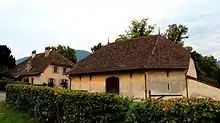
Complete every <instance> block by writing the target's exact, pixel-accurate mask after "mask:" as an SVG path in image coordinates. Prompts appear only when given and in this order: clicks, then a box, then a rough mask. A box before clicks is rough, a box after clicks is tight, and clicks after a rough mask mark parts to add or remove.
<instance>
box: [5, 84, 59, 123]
mask: <svg viewBox="0 0 220 123" xmlns="http://www.w3.org/2000/svg"><path fill="white" fill-rule="evenodd" d="M6 92H7V93H6V102H7V104H8V105H9V106H10V107H12V108H14V109H15V110H17V111H22V112H29V113H30V114H31V115H32V116H34V117H35V119H36V122H40V123H42V122H54V121H55V120H56V109H55V105H54V101H55V90H54V89H53V88H50V87H43V86H32V85H22V84H10V85H7V86H6Z"/></svg>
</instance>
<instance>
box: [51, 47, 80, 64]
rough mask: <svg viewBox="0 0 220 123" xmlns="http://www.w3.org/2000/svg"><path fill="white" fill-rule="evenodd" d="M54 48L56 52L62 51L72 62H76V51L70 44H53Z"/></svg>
mask: <svg viewBox="0 0 220 123" xmlns="http://www.w3.org/2000/svg"><path fill="white" fill-rule="evenodd" d="M51 48H52V49H53V50H55V51H56V52H58V53H60V54H61V55H63V56H64V57H66V58H68V59H69V60H71V61H72V62H74V63H76V61H77V58H76V52H75V50H74V49H73V48H71V47H69V46H64V45H58V46H55V47H54V46H53V47H51Z"/></svg>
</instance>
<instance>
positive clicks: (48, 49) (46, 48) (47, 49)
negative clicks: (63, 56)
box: [44, 47, 50, 57]
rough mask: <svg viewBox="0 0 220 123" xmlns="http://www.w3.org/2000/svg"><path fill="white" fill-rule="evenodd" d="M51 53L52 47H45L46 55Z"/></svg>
mask: <svg viewBox="0 0 220 123" xmlns="http://www.w3.org/2000/svg"><path fill="white" fill-rule="evenodd" d="M49 54H50V47H45V52H44V56H45V57H47V56H49Z"/></svg>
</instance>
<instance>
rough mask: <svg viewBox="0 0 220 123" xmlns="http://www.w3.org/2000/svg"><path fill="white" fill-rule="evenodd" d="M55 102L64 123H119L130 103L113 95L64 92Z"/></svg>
mask: <svg viewBox="0 0 220 123" xmlns="http://www.w3.org/2000/svg"><path fill="white" fill-rule="evenodd" d="M56 102H57V104H58V105H59V109H60V110H59V111H60V115H61V118H62V121H63V122H65V123H70V122H72V123H106V122H108V123H110V122H112V123H113V122H114V123H119V122H123V121H124V120H125V117H126V113H127V112H128V110H129V105H130V104H131V102H132V101H131V100H130V99H129V98H124V97H122V96H119V95H115V94H105V93H87V92H83V91H82V92H80V91H64V92H62V93H61V94H59V95H58V97H57V101H56Z"/></svg>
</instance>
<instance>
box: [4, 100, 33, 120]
mask: <svg viewBox="0 0 220 123" xmlns="http://www.w3.org/2000/svg"><path fill="white" fill-rule="evenodd" d="M32 122H33V118H31V117H30V116H29V115H28V114H25V113H20V112H16V111H14V110H12V109H10V108H8V107H7V106H6V103H5V102H4V101H0V123H32Z"/></svg>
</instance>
